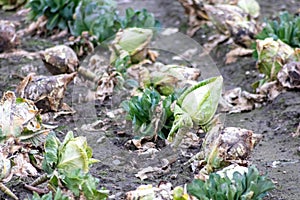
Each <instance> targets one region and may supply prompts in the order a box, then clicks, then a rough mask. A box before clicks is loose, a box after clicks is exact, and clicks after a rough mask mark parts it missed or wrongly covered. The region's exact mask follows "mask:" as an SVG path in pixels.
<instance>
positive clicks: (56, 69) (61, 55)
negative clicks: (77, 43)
mask: <svg viewBox="0 0 300 200" xmlns="http://www.w3.org/2000/svg"><path fill="white" fill-rule="evenodd" d="M41 58H42V60H43V62H44V64H45V66H46V68H47V69H48V70H49V71H50V72H51V73H52V74H54V75H57V74H64V73H72V72H74V71H75V70H76V69H77V67H78V65H79V60H78V58H77V55H76V53H75V52H74V51H73V49H71V48H70V47H68V46H66V45H58V46H54V47H51V48H48V49H46V50H45V51H44V52H42V53H41Z"/></svg>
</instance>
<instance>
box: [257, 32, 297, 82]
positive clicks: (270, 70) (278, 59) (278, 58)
mask: <svg viewBox="0 0 300 200" xmlns="http://www.w3.org/2000/svg"><path fill="white" fill-rule="evenodd" d="M256 50H257V54H258V61H257V63H256V66H257V68H258V70H259V71H260V72H261V73H263V74H265V75H266V79H267V80H269V81H272V80H276V77H277V73H278V72H279V70H280V69H281V68H282V66H283V65H285V64H286V63H287V62H288V61H290V60H295V59H296V56H298V53H297V52H296V53H295V51H294V49H293V48H292V47H290V46H289V45H287V44H285V43H283V42H282V41H281V40H279V39H278V40H277V41H275V40H274V39H273V38H266V39H265V40H257V41H256Z"/></svg>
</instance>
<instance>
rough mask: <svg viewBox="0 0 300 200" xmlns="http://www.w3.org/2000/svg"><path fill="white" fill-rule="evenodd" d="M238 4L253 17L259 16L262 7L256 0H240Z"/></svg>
mask: <svg viewBox="0 0 300 200" xmlns="http://www.w3.org/2000/svg"><path fill="white" fill-rule="evenodd" d="M237 5H238V6H239V7H240V8H242V9H243V10H244V11H246V12H247V13H249V14H250V15H251V16H252V17H253V18H257V17H258V16H259V11H260V7H259V4H258V3H257V1H256V0H239V1H238V4H237Z"/></svg>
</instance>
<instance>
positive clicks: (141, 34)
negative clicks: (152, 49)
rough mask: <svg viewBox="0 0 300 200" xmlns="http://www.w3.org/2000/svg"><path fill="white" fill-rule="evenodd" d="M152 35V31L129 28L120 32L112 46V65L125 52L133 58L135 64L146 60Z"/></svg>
mask: <svg viewBox="0 0 300 200" xmlns="http://www.w3.org/2000/svg"><path fill="white" fill-rule="evenodd" d="M152 35H153V32H152V30H151V29H142V28H127V29H124V30H121V31H119V32H118V33H117V35H116V38H115V40H114V41H113V43H112V45H111V49H112V55H111V58H110V60H111V63H113V62H114V61H115V60H116V58H117V57H118V56H119V55H120V54H122V53H124V52H126V53H127V54H128V55H129V56H130V57H131V61H132V62H133V63H135V62H139V61H142V60H144V59H145V57H146V55H147V52H148V50H147V47H148V45H149V43H150V41H151V39H152Z"/></svg>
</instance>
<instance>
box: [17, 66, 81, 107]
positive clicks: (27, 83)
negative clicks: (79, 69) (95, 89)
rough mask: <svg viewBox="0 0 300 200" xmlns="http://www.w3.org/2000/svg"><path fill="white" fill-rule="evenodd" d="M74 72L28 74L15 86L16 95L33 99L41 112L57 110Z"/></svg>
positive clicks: (74, 74)
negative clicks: (46, 74) (40, 74)
mask: <svg viewBox="0 0 300 200" xmlns="http://www.w3.org/2000/svg"><path fill="white" fill-rule="evenodd" d="M76 74H77V73H76V72H74V73H72V74H61V75H56V76H38V75H35V74H29V75H28V76H27V77H25V78H24V80H23V81H22V82H21V83H20V84H19V86H18V87H17V90H16V91H17V94H18V96H20V97H22V98H26V99H30V100H32V101H34V103H35V105H36V106H37V107H38V108H39V109H42V112H44V113H45V112H48V111H55V112H57V111H59V109H60V108H61V106H62V101H63V98H64V93H65V90H66V88H67V85H68V84H69V83H70V82H71V81H72V80H73V79H74V77H75V76H76Z"/></svg>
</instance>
